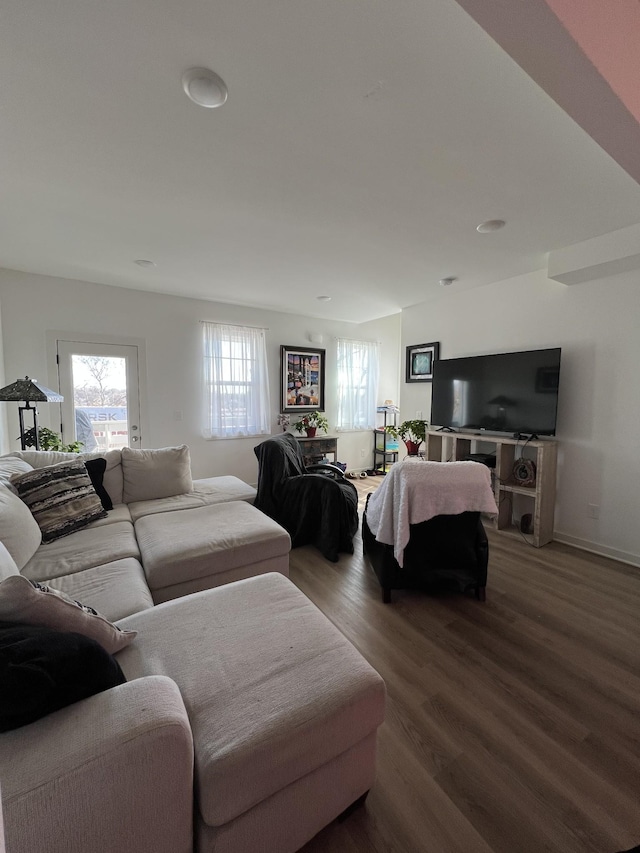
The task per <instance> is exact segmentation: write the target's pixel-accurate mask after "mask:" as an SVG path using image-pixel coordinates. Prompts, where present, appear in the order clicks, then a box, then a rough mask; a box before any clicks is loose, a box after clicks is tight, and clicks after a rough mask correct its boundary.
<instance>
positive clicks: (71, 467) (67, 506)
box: [11, 459, 107, 542]
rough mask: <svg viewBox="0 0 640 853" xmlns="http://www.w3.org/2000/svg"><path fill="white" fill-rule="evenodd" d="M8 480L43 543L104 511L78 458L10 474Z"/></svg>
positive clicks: (68, 532) (104, 512) (101, 516)
mask: <svg viewBox="0 0 640 853" xmlns="http://www.w3.org/2000/svg"><path fill="white" fill-rule="evenodd" d="M11 482H12V483H13V485H14V486H15V487H16V489H17V491H18V495H19V496H20V497H21V498H22V500H23V501H24V502H25V503H26V505H27V506H28V507H29V509H30V510H31V514H32V515H33V517H34V518H35V520H36V521H37V522H38V526H39V527H40V530H41V531H42V541H43V542H53V541H55V540H56V539H60V537H61V536H68V535H69V534H70V533H74V532H75V531H76V530H80V529H81V528H83V527H86V526H87V524H90V523H91V522H92V521H95V520H96V519H98V518H104V517H105V516H106V514H107V513H106V510H105V509H104V508H103V506H102V503H101V502H100V498H99V497H98V495H97V494H96V490H95V489H94V488H93V485H92V484H91V478H90V477H89V473H88V471H87V469H86V467H85V464H84V462H83V461H82V460H81V459H77V460H74V461H73V462H61V463H60V464H58V465H51V466H47V467H45V468H36V469H35V470H34V471H29V473H27V474H19V475H14V476H13V477H12V478H11Z"/></svg>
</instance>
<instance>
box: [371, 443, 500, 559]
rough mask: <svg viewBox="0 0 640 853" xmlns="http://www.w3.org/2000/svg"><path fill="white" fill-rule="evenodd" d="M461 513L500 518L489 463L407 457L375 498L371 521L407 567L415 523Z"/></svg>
mask: <svg viewBox="0 0 640 853" xmlns="http://www.w3.org/2000/svg"><path fill="white" fill-rule="evenodd" d="M461 512H485V513H489V514H490V515H497V514H498V507H497V506H496V501H495V498H494V495H493V491H492V490H491V473H490V471H489V469H488V468H487V466H486V465H482V464H481V463H479V462H425V461H423V460H422V459H405V460H404V461H403V462H396V464H395V465H394V466H393V467H392V468H391V470H390V471H389V473H388V474H387V475H386V477H385V478H384V481H383V483H382V485H381V486H380V487H379V488H378V489H377V490H376V491H375V492H374V493H373V494H372V495H371V497H370V498H369V504H368V507H367V523H368V525H369V528H370V530H371V532H372V533H373V535H374V536H375V538H376V539H377V541H378V542H383V543H384V544H386V545H393V556H394V557H395V558H396V560H397V561H398V565H399V566H402V562H403V554H404V549H405V547H406V545H407V542H408V541H409V525H410V524H419V523H420V522H421V521H428V520H429V519H430V518H433V517H434V516H436V515H458V514H459V513H461Z"/></svg>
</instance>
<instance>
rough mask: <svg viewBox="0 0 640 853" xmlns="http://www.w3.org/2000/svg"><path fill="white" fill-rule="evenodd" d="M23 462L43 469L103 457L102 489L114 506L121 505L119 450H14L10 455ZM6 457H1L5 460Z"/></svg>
mask: <svg viewBox="0 0 640 853" xmlns="http://www.w3.org/2000/svg"><path fill="white" fill-rule="evenodd" d="M11 455H12V456H15V457H18V458H19V459H22V460H24V461H25V462H27V463H28V464H29V465H32V466H33V467H34V468H44V467H47V466H49V465H57V464H58V463H59V462H68V461H70V460H73V459H83V460H86V459H96V458H97V457H103V458H104V459H106V460H107V470H106V471H105V474H104V487H105V489H106V490H107V491H108V492H109V497H110V498H111V500H112V501H113V503H114V504H119V503H122V464H121V461H122V459H121V453H120V451H119V450H108V451H107V452H106V453H105V452H103V451H94V452H93V453H80V454H78V453H63V452H61V451H59V450H16V451H15V452H14V453H12V454H11ZM6 458H7V457H4V456H3V457H2V459H3V460H4V459H6ZM3 464H4V463H3Z"/></svg>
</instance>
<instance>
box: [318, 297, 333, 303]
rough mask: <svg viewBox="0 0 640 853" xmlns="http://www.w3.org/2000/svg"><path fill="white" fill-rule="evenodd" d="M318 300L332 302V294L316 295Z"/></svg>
mask: <svg viewBox="0 0 640 853" xmlns="http://www.w3.org/2000/svg"><path fill="white" fill-rule="evenodd" d="M316 299H317V300H318V302H331V297H330V296H316Z"/></svg>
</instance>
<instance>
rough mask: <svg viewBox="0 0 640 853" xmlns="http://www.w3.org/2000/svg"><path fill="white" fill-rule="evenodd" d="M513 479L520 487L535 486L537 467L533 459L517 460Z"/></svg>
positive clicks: (514, 465)
mask: <svg viewBox="0 0 640 853" xmlns="http://www.w3.org/2000/svg"><path fill="white" fill-rule="evenodd" d="M513 479H514V480H515V482H516V483H517V484H518V485H519V486H535V484H536V466H535V463H534V462H533V460H532V459H524V458H523V457H520V459H516V461H515V462H514V463H513Z"/></svg>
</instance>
